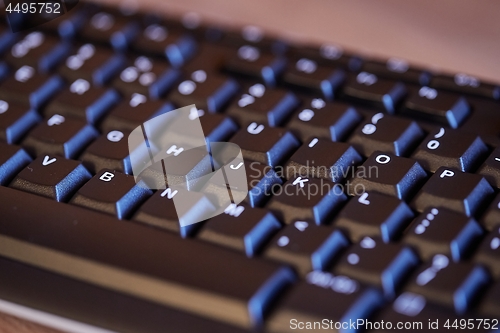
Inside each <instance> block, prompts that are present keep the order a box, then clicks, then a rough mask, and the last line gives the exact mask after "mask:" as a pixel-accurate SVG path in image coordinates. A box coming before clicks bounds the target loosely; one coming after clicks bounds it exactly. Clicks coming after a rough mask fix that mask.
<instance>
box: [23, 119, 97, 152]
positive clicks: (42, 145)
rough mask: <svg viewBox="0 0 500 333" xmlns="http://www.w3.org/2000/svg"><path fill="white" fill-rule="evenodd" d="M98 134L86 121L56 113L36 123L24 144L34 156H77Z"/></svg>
mask: <svg viewBox="0 0 500 333" xmlns="http://www.w3.org/2000/svg"><path fill="white" fill-rule="evenodd" d="M97 135H98V133H97V131H96V130H95V129H94V128H93V127H92V126H90V125H88V124H87V123H86V122H85V121H81V120H79V119H74V118H70V117H64V116H61V115H59V114H54V115H53V116H52V117H50V118H48V119H45V120H44V121H43V122H41V123H39V124H38V125H36V126H35V128H33V130H31V131H30V132H29V134H28V135H27V136H26V137H25V138H24V139H23V141H22V146H23V147H24V148H25V149H26V151H27V152H28V153H30V154H31V155H32V156H39V155H41V154H52V155H54V154H55V155H60V156H64V157H66V158H75V157H76V156H77V155H78V154H79V153H80V152H81V151H82V150H83V149H84V148H85V147H86V146H87V145H88V144H89V143H90V142H91V141H92V140H94V139H95V138H96V137H97Z"/></svg>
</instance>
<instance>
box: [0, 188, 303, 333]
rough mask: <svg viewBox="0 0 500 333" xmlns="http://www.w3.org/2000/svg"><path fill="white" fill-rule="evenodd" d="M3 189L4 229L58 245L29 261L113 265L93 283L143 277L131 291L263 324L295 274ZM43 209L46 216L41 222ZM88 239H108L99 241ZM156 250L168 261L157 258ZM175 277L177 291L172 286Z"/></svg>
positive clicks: (77, 273) (221, 317)
mask: <svg viewBox="0 0 500 333" xmlns="http://www.w3.org/2000/svg"><path fill="white" fill-rule="evenodd" d="M0 196H1V197H2V198H6V199H5V200H4V201H3V203H2V205H0V215H1V216H2V217H4V218H5V219H6V221H5V223H4V221H2V223H1V225H0V232H1V234H2V237H3V238H4V239H10V240H12V241H17V242H16V244H19V245H20V246H21V247H22V248H25V249H26V250H28V248H26V246H28V245H30V246H29V248H31V249H32V250H33V247H32V245H38V246H39V247H38V246H37V247H36V248H37V249H39V248H46V249H52V250H53V251H55V252H53V251H44V252H38V253H39V254H40V255H42V257H44V258H45V259H46V260H41V261H40V260H35V261H34V262H33V261H32V262H30V264H33V265H35V266H38V267H39V268H42V269H48V270H49V271H52V272H58V274H62V275H63V276H66V277H71V278H74V279H77V280H80V281H82V280H83V281H85V282H87V283H88V282H89V281H88V280H87V278H86V277H85V276H86V274H83V273H82V272H84V271H85V267H86V265H87V263H88V262H89V261H91V262H92V263H93V264H95V265H97V266H96V267H99V268H100V269H104V270H105V272H109V273H105V274H104V275H95V276H94V278H97V281H96V280H93V281H94V282H90V283H92V284H93V285H98V286H99V287H101V288H103V287H104V288H106V289H112V290H114V291H116V292H119V293H123V292H125V290H124V289H121V288H117V286H119V285H121V284H123V283H125V284H126V285H129V284H134V283H139V284H140V285H141V288H138V289H136V290H135V291H133V292H132V294H130V293H128V294H129V295H131V296H132V297H136V298H139V299H142V300H144V301H147V302H153V303H154V302H156V303H158V302H159V304H161V305H163V306H167V307H172V308H175V309H178V310H182V311H184V312H187V313H189V314H191V315H201V316H204V317H206V318H210V319H211V320H217V321H222V322H224V323H231V324H233V325H237V326H240V327H243V328H246V329H251V328H252V327H259V326H260V325H262V323H263V318H264V316H265V315H266V314H267V313H268V310H269V307H270V304H271V303H272V302H273V301H274V300H275V299H276V298H277V297H278V296H279V295H280V294H281V293H282V292H283V290H284V288H285V287H287V286H288V285H289V284H291V283H292V282H293V281H294V280H295V274H294V273H293V271H292V270H291V269H290V268H288V267H284V266H282V265H279V264H276V263H271V262H268V261H265V260H261V259H248V258H246V257H245V256H244V255H243V254H241V253H237V252H236V251H233V250H229V249H226V248H223V247H220V246H216V245H213V244H209V243H207V242H200V241H196V240H190V239H181V238H180V237H179V236H177V235H175V234H172V233H168V232H164V231H161V230H157V229H154V228H145V227H144V226H142V225H138V224H137V223H131V222H128V221H120V220H118V219H116V218H115V217H113V216H111V215H108V214H104V213H100V212H97V211H93V210H90V209H84V208H82V207H79V206H75V205H67V204H60V203H57V202H55V201H52V200H48V199H46V198H42V197H38V196H35V195H32V194H30V193H24V192H22V191H17V190H15V189H11V188H6V187H1V186H0ZM19 203H24V206H23V207H25V209H13V208H12V207H21V206H19ZM41 216H43V218H44V219H43V223H40V217H41ZM75 221H77V223H76V222H75ZM89 237H90V238H89ZM89 239H96V240H98V239H100V240H105V241H102V242H98V243H97V244H98V246H96V243H95V242H91V241H89ZM6 245H7V244H6V243H4V242H0V248H1V251H2V253H3V254H4V255H5V254H7V255H10V254H12V253H7V252H6V251H7V250H8V249H7V246H6ZM35 251H38V250H35ZM28 252H29V250H28ZM15 253H16V254H21V253H25V251H24V250H22V251H15ZM33 254H34V253H31V254H30V257H31V258H33V257H32V255H33ZM45 255H48V257H46V256H45ZM61 256H63V257H64V258H67V259H71V262H72V263H73V265H72V269H71V270H68V269H67V268H68V267H67V265H66V264H64V263H61V262H60V261H58V260H57V259H56V258H61ZM17 258H19V257H17ZM151 258H156V259H155V261H154V262H157V263H164V264H155V263H153V264H152V262H151ZM49 263H50V264H49ZM228 267H229V268H230V269H228ZM110 270H111V271H110ZM115 274H118V276H116V275H115ZM115 277H116V278H115ZM137 279H139V281H138V280H137ZM133 281H135V282H133ZM173 285H175V286H176V287H175V293H174V294H175V295H173V294H172V292H171V291H172V289H171V288H172V286H173ZM150 288H151V289H150ZM157 288H160V289H157ZM127 290H128V291H129V292H130V291H131V290H130V289H128V288H127ZM146 290H154V292H153V294H151V293H147V292H145V291H146ZM158 290H163V292H158ZM160 295H161V296H160ZM158 297H160V298H158ZM187 300H188V301H187ZM207 304H209V305H207ZM224 309H227V310H224ZM159 313H160V315H163V314H164V313H163V312H161V311H160V312H159Z"/></svg>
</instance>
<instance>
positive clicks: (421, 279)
mask: <svg viewBox="0 0 500 333" xmlns="http://www.w3.org/2000/svg"><path fill="white" fill-rule="evenodd" d="M489 280H490V277H489V274H488V272H487V271H486V270H485V269H484V268H483V267H481V266H478V265H474V264H473V263H469V262H460V263H454V262H452V261H451V260H450V259H449V258H448V257H447V256H445V255H442V254H436V255H435V256H434V257H433V258H432V260H430V261H428V262H427V263H425V264H424V265H423V266H422V267H421V268H420V269H418V270H417V271H416V272H415V273H414V274H413V276H412V278H411V280H410V281H411V282H410V283H409V284H408V285H407V287H406V290H407V291H409V292H413V293H417V294H421V295H423V296H425V297H426V298H427V299H428V300H430V301H433V302H436V303H440V304H443V305H445V306H448V307H454V308H455V311H456V312H457V313H458V314H463V313H465V312H466V311H467V309H468V308H469V307H470V305H471V303H472V302H473V301H474V299H475V298H476V297H477V296H478V293H479V292H480V291H481V290H482V289H484V287H485V286H486V285H487V283H488V282H489Z"/></svg>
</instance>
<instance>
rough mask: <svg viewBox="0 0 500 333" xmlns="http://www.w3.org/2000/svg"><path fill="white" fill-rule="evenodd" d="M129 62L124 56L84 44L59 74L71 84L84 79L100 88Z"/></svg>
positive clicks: (67, 59)
mask: <svg viewBox="0 0 500 333" xmlns="http://www.w3.org/2000/svg"><path fill="white" fill-rule="evenodd" d="M126 64H127V61H126V59H125V57H124V56H123V55H120V54H114V53H113V52H112V51H110V50H109V49H107V48H104V47H102V46H98V45H94V44H90V43H87V44H83V45H81V46H79V47H78V48H75V49H74V51H73V54H72V55H70V56H69V57H68V58H66V60H65V61H64V64H62V65H61V66H60V67H59V69H58V73H59V74H60V75H61V76H62V77H64V78H65V79H66V80H68V81H70V82H74V81H75V80H78V79H84V80H86V81H88V82H92V83H94V84H96V85H98V86H103V85H106V84H107V83H108V82H109V81H110V80H111V79H112V78H113V77H114V76H115V75H117V74H118V73H120V72H121V70H122V69H123V68H124V67H125V66H126Z"/></svg>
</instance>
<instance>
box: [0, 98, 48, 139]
mask: <svg viewBox="0 0 500 333" xmlns="http://www.w3.org/2000/svg"><path fill="white" fill-rule="evenodd" d="M40 120H41V118H40V116H39V115H38V113H37V112H36V111H35V110H33V109H28V107H27V106H25V105H23V104H19V103H16V102H7V101H4V100H0V141H5V142H7V143H15V142H17V141H18V140H19V139H20V138H22V137H23V136H24V135H25V134H26V132H28V131H29V130H30V129H31V128H32V127H33V126H34V125H35V124H36V123H37V122H39V121H40Z"/></svg>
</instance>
